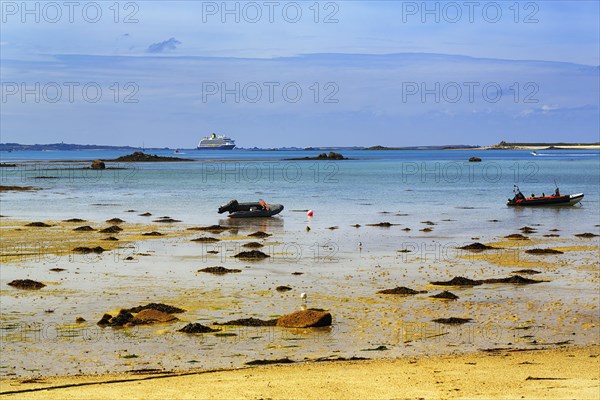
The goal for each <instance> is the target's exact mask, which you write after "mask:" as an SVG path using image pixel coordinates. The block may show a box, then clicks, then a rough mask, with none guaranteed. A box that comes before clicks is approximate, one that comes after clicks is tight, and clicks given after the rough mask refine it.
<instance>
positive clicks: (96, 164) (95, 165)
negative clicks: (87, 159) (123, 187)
mask: <svg viewBox="0 0 600 400" xmlns="http://www.w3.org/2000/svg"><path fill="white" fill-rule="evenodd" d="M90 168H91V169H105V168H106V164H104V161H102V160H94V161H92V165H90Z"/></svg>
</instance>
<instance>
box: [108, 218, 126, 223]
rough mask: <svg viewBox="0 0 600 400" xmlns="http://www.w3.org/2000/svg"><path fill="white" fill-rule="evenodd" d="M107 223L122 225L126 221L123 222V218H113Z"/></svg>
mask: <svg viewBox="0 0 600 400" xmlns="http://www.w3.org/2000/svg"><path fill="white" fill-rule="evenodd" d="M106 222H108V223H109V224H113V225H117V224H122V223H123V222H125V221H123V220H122V219H121V218H111V219H107V220H106Z"/></svg>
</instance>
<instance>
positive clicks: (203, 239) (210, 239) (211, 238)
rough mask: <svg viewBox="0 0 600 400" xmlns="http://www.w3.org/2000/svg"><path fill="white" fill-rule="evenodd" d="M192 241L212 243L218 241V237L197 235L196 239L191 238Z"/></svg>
mask: <svg viewBox="0 0 600 400" xmlns="http://www.w3.org/2000/svg"><path fill="white" fill-rule="evenodd" d="M191 241H192V242H201V243H214V242H218V241H219V239H217V238H214V237H199V238H196V239H192V240H191Z"/></svg>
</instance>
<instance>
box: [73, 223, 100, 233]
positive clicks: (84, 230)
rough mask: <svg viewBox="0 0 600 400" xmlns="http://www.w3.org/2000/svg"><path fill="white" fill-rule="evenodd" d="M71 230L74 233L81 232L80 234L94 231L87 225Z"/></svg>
mask: <svg viewBox="0 0 600 400" xmlns="http://www.w3.org/2000/svg"><path fill="white" fill-rule="evenodd" d="M73 230H74V231H82V232H89V231H95V229H94V228H92V227H91V226H89V225H85V226H80V227H77V228H75V229H73Z"/></svg>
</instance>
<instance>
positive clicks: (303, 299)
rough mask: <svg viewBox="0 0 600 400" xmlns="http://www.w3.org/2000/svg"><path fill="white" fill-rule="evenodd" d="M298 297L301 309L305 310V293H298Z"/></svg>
mask: <svg viewBox="0 0 600 400" xmlns="http://www.w3.org/2000/svg"><path fill="white" fill-rule="evenodd" d="M300 298H301V299H302V309H303V310H306V293H304V292H302V293H300Z"/></svg>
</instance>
